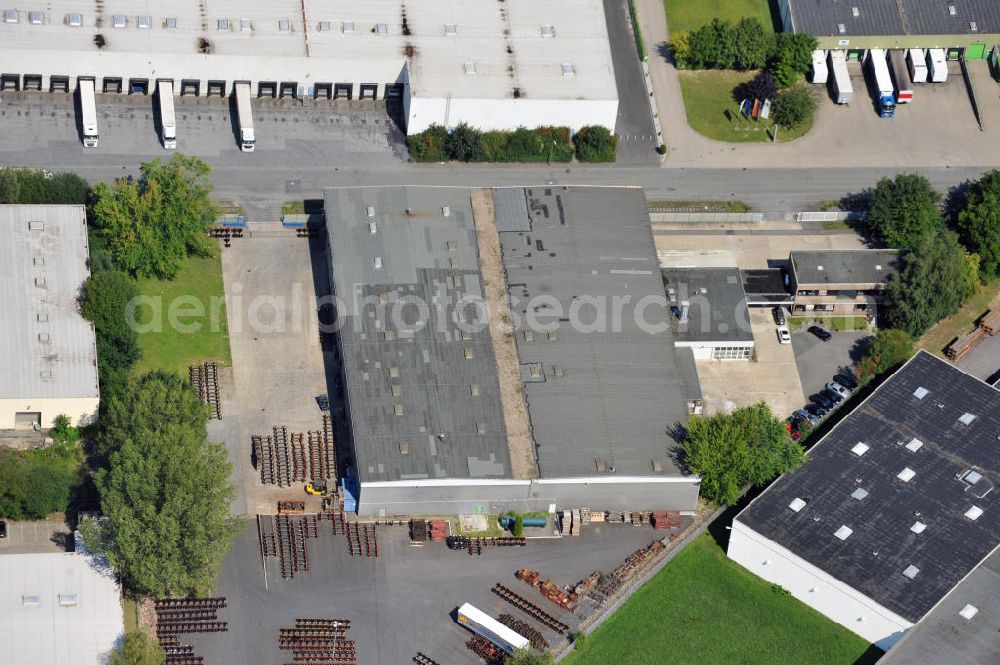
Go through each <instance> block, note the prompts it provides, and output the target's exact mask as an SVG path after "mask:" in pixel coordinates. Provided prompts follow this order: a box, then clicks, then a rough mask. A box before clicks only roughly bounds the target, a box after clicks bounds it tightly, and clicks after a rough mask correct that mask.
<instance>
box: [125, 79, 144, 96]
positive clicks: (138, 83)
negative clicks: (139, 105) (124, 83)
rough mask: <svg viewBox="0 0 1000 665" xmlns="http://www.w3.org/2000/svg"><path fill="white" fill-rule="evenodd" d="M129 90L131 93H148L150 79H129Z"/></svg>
mask: <svg viewBox="0 0 1000 665" xmlns="http://www.w3.org/2000/svg"><path fill="white" fill-rule="evenodd" d="M128 92H129V94H130V95H148V94H149V79H129V80H128Z"/></svg>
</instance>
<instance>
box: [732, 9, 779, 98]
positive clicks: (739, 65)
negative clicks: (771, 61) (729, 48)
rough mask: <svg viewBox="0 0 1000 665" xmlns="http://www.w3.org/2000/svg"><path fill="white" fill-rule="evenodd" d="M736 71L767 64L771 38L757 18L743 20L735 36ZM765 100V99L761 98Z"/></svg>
mask: <svg viewBox="0 0 1000 665" xmlns="http://www.w3.org/2000/svg"><path fill="white" fill-rule="evenodd" d="M733 38H734V46H735V54H734V55H735V58H734V62H733V66H734V67H735V68H736V69H760V68H761V67H763V66H764V65H765V64H766V63H767V55H768V51H770V49H771V36H770V35H769V34H768V32H767V30H766V29H765V28H764V25H763V24H762V23H761V22H760V21H759V20H758V19H757V18H743V19H740V22H739V23H737V24H736V30H735V31H734V34H733ZM761 99H763V98H761Z"/></svg>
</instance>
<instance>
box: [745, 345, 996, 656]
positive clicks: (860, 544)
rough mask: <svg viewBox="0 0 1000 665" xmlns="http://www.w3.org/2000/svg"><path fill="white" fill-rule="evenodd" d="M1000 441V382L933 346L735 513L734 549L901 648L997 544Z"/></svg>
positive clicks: (757, 569) (819, 605)
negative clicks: (798, 464) (994, 384)
mask: <svg viewBox="0 0 1000 665" xmlns="http://www.w3.org/2000/svg"><path fill="white" fill-rule="evenodd" d="M998 450H1000V391H998V390H997V389H996V388H994V387H992V386H990V385H989V384H987V383H984V382H982V381H980V380H979V379H976V378H975V377H972V376H970V375H968V374H965V373H964V372H962V371H961V370H959V369H957V368H955V367H954V366H952V365H951V364H950V363H948V362H946V361H944V360H941V359H939V358H937V357H935V356H933V355H931V354H930V353H927V352H925V351H921V352H920V353H918V354H917V355H916V356H915V357H913V358H912V359H911V360H910V361H909V362H907V363H906V364H905V365H904V366H903V367H902V368H901V369H899V370H898V371H897V372H896V373H895V374H894V375H892V376H891V377H890V378H889V379H887V380H886V381H885V382H884V383H883V384H882V385H881V386H879V387H878V388H877V389H876V390H875V391H874V392H873V393H872V394H871V395H870V396H869V397H868V398H867V399H865V400H864V401H863V402H862V403H861V404H860V405H858V406H857V407H856V408H855V409H854V410H853V411H852V412H851V413H850V414H849V415H847V416H846V417H845V418H844V419H843V420H842V421H840V422H839V423H838V424H837V425H836V426H835V427H834V428H833V429H832V430H831V431H830V433H829V434H827V435H826V436H825V437H823V438H822V439H821V440H820V441H819V443H817V444H816V445H815V446H814V447H813V448H812V450H811V451H810V453H809V460H808V461H807V462H806V463H805V464H803V465H802V466H801V467H800V468H798V469H796V470H795V471H792V472H790V473H788V474H786V475H785V476H783V477H782V478H780V479H779V480H777V481H776V482H775V483H774V484H773V485H772V486H771V487H769V488H768V489H767V490H766V491H764V492H763V493H762V494H761V495H760V496H759V497H757V498H756V499H755V500H754V501H753V502H751V503H750V505H749V506H747V508H746V509H744V510H743V511H742V512H741V513H740V514H739V515H738V516H737V517H736V519H735V520H734V521H733V526H732V531H731V536H730V542H729V550H728V553H729V557H730V558H732V559H733V560H735V561H737V562H738V563H740V564H741V565H743V566H744V567H746V568H747V569H749V570H750V571H752V572H753V573H755V574H757V575H759V576H760V577H763V578H764V579H766V580H768V581H770V582H772V583H775V584H779V585H781V586H782V587H784V588H786V589H788V590H789V591H790V592H791V593H792V595H794V596H795V597H796V598H798V599H799V600H801V601H802V602H804V603H806V604H807V605H810V606H811V607H813V608H815V609H816V610H818V611H820V612H822V613H823V614H825V615H826V616H827V617H829V618H830V619H832V620H834V621H836V622H837V623H840V624H841V625H843V626H846V627H847V628H849V629H850V630H852V631H854V632H855V633H857V634H858V635H860V636H861V637H864V638H865V639H867V640H869V641H871V642H872V643H874V644H875V645H876V646H879V647H881V648H883V649H888V648H889V647H891V646H892V645H893V644H894V643H895V642H896V641H897V640H899V639H900V638H901V637H902V636H903V635H904V634H905V633H906V632H907V631H908V630H909V629H910V628H911V627H912V626H914V625H915V624H917V623H918V622H920V621H921V620H922V619H923V618H924V617H925V616H927V615H928V613H930V612H932V610H934V609H935V608H936V607H938V606H939V605H941V603H942V601H944V600H945V598H946V597H947V596H949V594H951V593H952V591H953V590H954V589H955V588H956V586H957V585H959V584H960V583H961V582H962V581H963V580H964V579H965V578H966V577H968V576H969V575H971V574H972V573H974V572H975V571H977V570H978V569H979V568H980V567H981V566H982V565H983V563H984V561H985V560H987V558H988V557H990V555H991V554H992V553H993V552H995V551H996V550H997V546H998V544H1000V506H997V502H996V498H997V496H998V493H997V492H996V491H994V488H995V487H996V485H997V484H998V483H1000V476H998V472H1000V454H998ZM992 606H995V603H993V604H992V605H991V607H992ZM996 618H997V617H996V616H995V614H994V616H993V617H992V618H990V617H983V620H986V621H988V622H989V621H992V622H993V624H995V623H996ZM994 639H995V635H994ZM977 662H978V661H977Z"/></svg>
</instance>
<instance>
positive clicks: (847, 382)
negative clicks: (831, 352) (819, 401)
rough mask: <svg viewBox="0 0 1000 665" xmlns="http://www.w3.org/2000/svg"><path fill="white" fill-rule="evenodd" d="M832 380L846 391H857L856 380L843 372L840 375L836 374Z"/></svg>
mask: <svg viewBox="0 0 1000 665" xmlns="http://www.w3.org/2000/svg"><path fill="white" fill-rule="evenodd" d="M833 380H834V381H836V382H837V383H839V384H840V385H842V386H844V387H845V388H847V389H848V390H857V389H858V382H857V380H856V379H855V378H854V377H853V376H851V375H850V374H845V373H844V372H841V373H840V374H837V375H836V376H834V377H833Z"/></svg>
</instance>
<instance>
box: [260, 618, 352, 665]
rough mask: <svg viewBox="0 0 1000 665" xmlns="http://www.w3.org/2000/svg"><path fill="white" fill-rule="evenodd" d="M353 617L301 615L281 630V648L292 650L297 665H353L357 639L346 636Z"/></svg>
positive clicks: (279, 636)
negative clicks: (292, 623)
mask: <svg viewBox="0 0 1000 665" xmlns="http://www.w3.org/2000/svg"><path fill="white" fill-rule="evenodd" d="M350 628H351V621H350V619H326V618H323V619H317V618H302V617H300V618H298V619H296V620H295V626H294V627H292V628H281V629H279V630H278V648H279V649H283V650H287V651H291V652H292V653H293V656H294V659H295V665H300V664H302V663H309V664H311V665H353V664H355V663H357V649H356V647H355V644H354V640H351V639H348V638H347V631H348V630H350Z"/></svg>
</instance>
